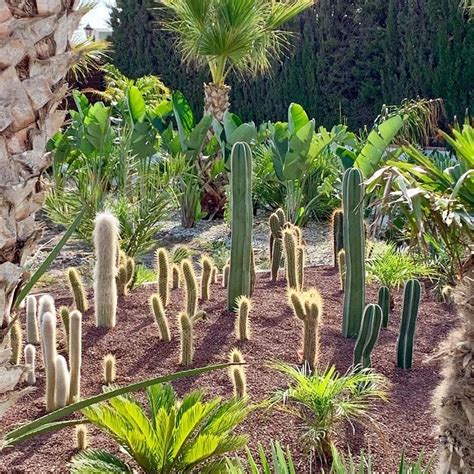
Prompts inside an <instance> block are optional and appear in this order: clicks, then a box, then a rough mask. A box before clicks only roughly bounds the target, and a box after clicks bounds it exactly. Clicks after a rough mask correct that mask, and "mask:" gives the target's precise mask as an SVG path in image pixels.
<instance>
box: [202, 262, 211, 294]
mask: <svg viewBox="0 0 474 474" xmlns="http://www.w3.org/2000/svg"><path fill="white" fill-rule="evenodd" d="M201 267H202V273H201V299H202V300H204V301H206V300H208V299H209V292H210V288H211V276H212V261H211V259H210V258H209V257H207V256H206V255H203V257H202V258H201Z"/></svg>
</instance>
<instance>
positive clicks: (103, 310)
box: [94, 212, 119, 328]
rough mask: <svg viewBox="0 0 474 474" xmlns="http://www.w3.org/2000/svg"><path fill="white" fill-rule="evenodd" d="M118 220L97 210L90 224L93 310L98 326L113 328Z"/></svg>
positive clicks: (115, 307) (115, 314) (115, 301)
mask: <svg viewBox="0 0 474 474" xmlns="http://www.w3.org/2000/svg"><path fill="white" fill-rule="evenodd" d="M118 238H119V223H118V220H117V219H116V218H115V217H114V216H113V215H112V214H110V213H108V212H103V213H101V214H98V215H97V217H96V219H95V226H94V247H95V259H96V264H95V271H94V309H95V311H94V314H95V324H96V326H97V327H100V328H113V327H115V324H116V322H117V282H116V275H117V266H116V262H117V251H118Z"/></svg>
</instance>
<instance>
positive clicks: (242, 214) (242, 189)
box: [227, 143, 253, 311]
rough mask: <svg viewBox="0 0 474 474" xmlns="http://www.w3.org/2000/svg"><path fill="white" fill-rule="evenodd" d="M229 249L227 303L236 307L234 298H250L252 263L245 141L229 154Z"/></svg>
mask: <svg viewBox="0 0 474 474" xmlns="http://www.w3.org/2000/svg"><path fill="white" fill-rule="evenodd" d="M230 181H231V183H230V190H231V248H230V261H231V265H230V273H229V287H228V293H227V306H228V308H229V310H230V311H232V310H234V309H235V308H236V302H237V298H238V297H239V296H241V295H245V296H248V297H250V293H251V275H250V273H251V264H252V225H253V207H252V152H251V151H250V147H249V146H248V145H247V144H246V143H236V144H235V145H234V146H233V148H232V153H231V157H230Z"/></svg>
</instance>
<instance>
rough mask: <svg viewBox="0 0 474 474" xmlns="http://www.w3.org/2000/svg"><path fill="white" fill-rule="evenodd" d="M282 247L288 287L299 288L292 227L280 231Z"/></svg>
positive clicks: (295, 240)
mask: <svg viewBox="0 0 474 474" xmlns="http://www.w3.org/2000/svg"><path fill="white" fill-rule="evenodd" d="M282 239H283V248H284V250H285V267H286V280H287V283H288V287H289V288H291V289H294V290H298V289H299V284H298V255H297V253H298V252H297V249H298V242H297V236H296V234H295V232H294V231H293V229H291V228H286V229H284V230H283V233H282Z"/></svg>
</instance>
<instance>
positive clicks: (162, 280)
mask: <svg viewBox="0 0 474 474" xmlns="http://www.w3.org/2000/svg"><path fill="white" fill-rule="evenodd" d="M156 267H157V273H158V294H159V295H160V298H161V302H162V303H163V306H164V307H165V308H166V306H168V300H169V297H168V296H169V288H170V257H169V254H168V251H167V250H166V249H164V248H161V249H158V251H157V252H156Z"/></svg>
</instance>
